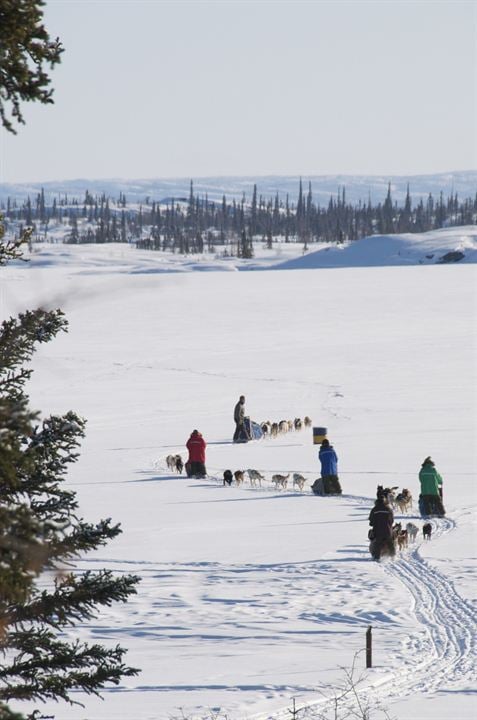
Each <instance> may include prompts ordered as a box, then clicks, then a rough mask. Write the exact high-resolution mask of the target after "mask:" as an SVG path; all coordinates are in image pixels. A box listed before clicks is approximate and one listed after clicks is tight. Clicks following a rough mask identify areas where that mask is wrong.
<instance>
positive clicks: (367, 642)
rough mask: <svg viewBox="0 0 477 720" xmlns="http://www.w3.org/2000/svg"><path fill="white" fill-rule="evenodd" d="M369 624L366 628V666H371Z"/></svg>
mask: <svg viewBox="0 0 477 720" xmlns="http://www.w3.org/2000/svg"><path fill="white" fill-rule="evenodd" d="M371 631H372V628H371V625H370V626H369V627H368V629H367V630H366V667H367V668H370V667H373V638H372V634H371Z"/></svg>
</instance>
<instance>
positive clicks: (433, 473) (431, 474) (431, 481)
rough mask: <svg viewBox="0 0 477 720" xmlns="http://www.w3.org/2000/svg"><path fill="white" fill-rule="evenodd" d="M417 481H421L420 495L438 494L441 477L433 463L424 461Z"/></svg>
mask: <svg viewBox="0 0 477 720" xmlns="http://www.w3.org/2000/svg"><path fill="white" fill-rule="evenodd" d="M419 482H420V483H421V495H439V486H440V485H442V478H441V476H440V475H439V473H438V472H437V470H436V468H435V466H434V463H424V465H423V466H422V468H421V470H420V472H419Z"/></svg>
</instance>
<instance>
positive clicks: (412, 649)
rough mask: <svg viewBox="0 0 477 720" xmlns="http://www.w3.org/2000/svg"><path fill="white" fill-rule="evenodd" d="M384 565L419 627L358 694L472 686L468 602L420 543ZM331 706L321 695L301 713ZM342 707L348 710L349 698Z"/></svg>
mask: <svg viewBox="0 0 477 720" xmlns="http://www.w3.org/2000/svg"><path fill="white" fill-rule="evenodd" d="M434 523H436V521H434ZM454 527H455V523H454V521H453V520H452V519H450V518H441V519H439V520H438V521H437V528H435V532H434V537H438V536H439V535H443V534H445V533H447V532H449V531H450V530H452V529H453V528H454ZM383 568H384V571H385V572H386V573H388V574H389V575H391V576H392V577H394V578H396V579H397V580H399V581H400V582H401V583H402V584H403V585H404V586H405V587H406V589H407V590H408V591H409V593H410V595H411V597H412V601H413V603H412V608H411V611H412V613H413V614H414V616H415V618H416V620H417V621H418V622H419V623H420V624H421V626H422V631H421V632H418V633H417V634H415V635H414V636H413V637H411V638H409V640H408V642H407V643H406V646H405V647H404V648H403V651H402V653H401V654H400V655H398V656H397V657H396V658H395V662H394V663H393V665H392V670H391V672H390V673H388V674H386V676H384V677H380V678H375V679H374V680H373V679H372V678H370V677H369V678H368V680H369V682H368V683H366V682H365V684H364V685H362V686H361V687H360V688H359V689H358V690H357V692H358V694H359V695H360V696H362V697H366V696H370V698H371V699H372V702H373V703H379V702H380V701H382V702H383V703H384V704H386V703H388V702H389V701H390V700H392V699H397V698H401V697H405V696H407V695H411V694H414V693H416V692H419V693H426V692H433V691H436V690H438V689H439V686H440V685H442V683H446V684H451V683H454V682H456V683H459V682H460V683H462V682H464V683H466V684H468V685H469V686H472V685H473V682H474V675H473V673H474V668H475V659H476V649H477V648H476V646H477V640H476V634H475V632H474V630H475V620H474V618H475V610H474V608H473V606H472V604H471V603H469V602H467V601H466V600H464V599H463V598H461V597H460V595H459V594H458V593H457V591H456V590H455V588H454V586H453V584H452V583H451V582H450V581H449V580H448V579H447V578H446V577H445V576H444V575H443V574H442V573H441V572H439V571H438V570H437V569H436V568H433V567H432V566H431V565H430V564H429V563H427V562H426V560H424V559H423V558H422V557H421V556H420V554H419V547H416V548H415V549H413V550H411V551H409V552H404V553H403V554H402V555H401V556H400V557H399V558H397V559H396V560H395V561H394V562H389V563H385V564H384V563H383ZM332 706H333V700H325V699H324V698H320V699H319V700H317V701H315V702H313V701H312V702H309V703H303V704H300V707H301V709H302V717H306V718H313V717H315V716H316V715H319V716H322V715H321V714H322V713H323V712H324V711H326V710H329V709H330V708H332ZM347 707H348V710H350V709H351V710H352V708H353V703H352V702H351V704H348V705H347ZM344 708H345V705H343V706H342V709H344ZM266 717H268V718H272V717H273V719H274V720H284V718H285V717H289V711H288V710H287V709H285V708H284V709H283V710H280V711H277V712H275V713H271V714H269V715H268V716H258V715H257V716H255V718H254V720H265V718H266Z"/></svg>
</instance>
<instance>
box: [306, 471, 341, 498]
mask: <svg viewBox="0 0 477 720" xmlns="http://www.w3.org/2000/svg"><path fill="white" fill-rule="evenodd" d="M311 489H312V491H313V493H314V495H320V496H323V495H341V493H342V492H343V491H342V490H341V485H340V481H339V480H338V478H337V476H336V475H329V476H328V477H324V478H321V477H320V478H318V479H317V480H315V482H314V483H313V485H312V486H311Z"/></svg>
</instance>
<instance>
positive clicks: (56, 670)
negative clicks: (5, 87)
mask: <svg viewBox="0 0 477 720" xmlns="http://www.w3.org/2000/svg"><path fill="white" fill-rule="evenodd" d="M13 252H14V253H15V252H17V250H16V249H14V251H13ZM9 254H10V249H9V247H8V246H5V245H3V244H0V261H1V260H5V259H7V258H8V256H9ZM0 264H1V263H0ZM66 329H67V321H66V319H65V317H64V315H63V313H62V312H61V310H51V311H46V310H43V309H39V310H34V311H27V312H25V313H22V314H21V315H19V317H18V318H10V319H9V320H5V321H4V322H3V323H2V325H1V326H0V428H1V443H0V718H1V720H7V719H8V720H14V718H15V719H16V720H19V719H20V718H22V715H20V714H18V713H17V712H15V713H14V712H13V710H12V709H11V708H10V707H9V703H11V701H20V700H23V701H29V702H30V703H31V702H35V701H46V700H49V699H52V700H58V699H63V700H65V701H66V702H69V703H77V702H78V701H77V700H74V699H73V697H72V694H71V693H72V691H74V690H82V691H83V692H85V693H87V694H95V695H97V694H99V691H100V690H101V689H102V688H104V687H105V685H106V684H107V683H113V684H118V683H119V682H120V680H121V678H122V677H124V676H131V675H135V674H137V672H138V671H137V670H136V669H134V668H131V667H128V666H127V665H125V664H124V663H123V656H124V653H125V650H124V649H123V648H121V647H120V646H116V647H115V648H111V649H108V648H105V647H103V646H101V645H99V644H96V643H95V644H87V643H81V642H79V641H75V642H69V641H67V640H65V639H64V637H61V633H62V631H63V629H65V628H68V627H71V626H74V625H76V624H78V623H81V622H83V621H87V620H89V619H90V618H92V617H94V615H95V609H96V608H99V607H101V606H109V605H111V603H112V602H114V601H117V600H119V601H125V600H126V599H127V598H128V597H129V596H130V595H131V594H133V593H135V592H136V590H135V585H136V583H137V582H138V580H139V578H137V577H135V576H132V575H127V576H122V577H119V578H116V577H114V576H113V575H112V573H111V572H110V571H109V570H99V571H96V572H90V571H88V572H84V573H76V572H75V573H73V571H72V567H73V566H72V564H71V563H72V561H73V560H74V559H75V558H77V557H79V556H83V555H84V554H85V553H87V552H89V551H91V550H95V549H96V548H98V547H100V546H102V545H104V544H106V543H107V542H108V541H109V540H110V539H112V538H114V537H116V536H117V535H118V534H119V533H120V532H121V530H120V528H119V526H118V525H113V524H111V520H110V519H106V520H100V521H99V522H98V523H96V524H91V523H87V522H85V521H84V520H83V519H82V518H81V517H79V515H78V513H77V509H78V503H77V500H76V494H75V493H74V492H73V491H72V490H69V489H65V488H64V487H63V486H62V483H63V481H64V479H65V474H66V472H67V469H68V466H69V465H70V464H71V463H73V462H75V461H76V460H77V458H78V453H77V448H78V445H79V442H80V439H81V438H82V437H83V435H84V427H85V421H84V420H83V419H82V418H80V417H79V416H78V415H76V413H74V412H73V411H69V412H67V413H66V414H65V415H63V416H57V415H53V416H50V417H44V418H40V416H39V413H37V412H34V411H32V410H31V409H30V407H29V401H28V396H27V395H26V393H25V383H26V382H27V380H28V379H29V377H30V375H31V372H32V370H31V369H30V368H26V367H25V365H27V364H28V363H29V362H30V360H31V358H32V355H33V353H34V350H35V348H36V346H37V345H38V344H40V343H44V342H49V341H50V340H52V339H53V338H54V337H55V335H57V334H58V333H59V332H61V331H66ZM40 581H41V589H40V586H39V582H40ZM34 716H36V715H31V716H29V717H34Z"/></svg>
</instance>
